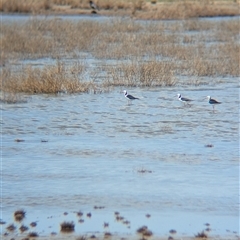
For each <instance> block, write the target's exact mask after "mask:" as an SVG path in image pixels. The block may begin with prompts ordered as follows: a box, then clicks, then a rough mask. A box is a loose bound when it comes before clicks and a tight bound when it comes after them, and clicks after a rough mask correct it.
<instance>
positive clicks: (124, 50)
mask: <svg viewBox="0 0 240 240" xmlns="http://www.w3.org/2000/svg"><path fill="white" fill-rule="evenodd" d="M0 28H1V29H0V30H1V35H0V40H1V43H2V50H3V51H2V53H1V59H2V60H1V61H2V62H4V66H5V67H4V66H3V65H2V66H0V73H1V74H0V83H1V88H0V90H2V91H4V92H7V93H11V92H15V93H16V92H26V93H58V92H67V93H74V92H88V91H90V90H91V89H92V90H93V91H94V92H95V93H96V92H102V91H104V90H103V89H106V88H109V87H112V86H141V87H144V86H166V85H167V86H173V85H175V84H176V83H178V78H179V77H182V76H185V77H186V76H188V77H189V79H192V77H202V76H203V77H204V76H210V77H213V76H218V77H222V76H233V77H237V76H239V50H240V48H239V46H240V45H239V41H238V39H239V28H238V20H237V19H233V20H230V21H207V20H204V21H200V20H190V19H189V20H184V21H182V22H179V21H175V22H147V23H145V22H144V23H140V22H136V21H134V20H130V19H124V20H122V19H119V18H116V19H115V20H113V21H106V22H105V21H103V22H96V21H79V22H77V21H75V22H72V21H68V20H59V19H50V20H49V19H43V20H39V19H36V18H32V19H31V20H29V21H27V22H26V23H11V22H9V23H3V24H2V25H1V26H0ZM103 49H104V50H103ZM84 54H85V55H84ZM82 55H84V56H85V57H84V58H86V59H87V58H88V57H90V58H92V57H94V58H95V59H97V60H98V65H97V67H96V68H92V67H91V66H89V65H88V61H87V60H86V61H85V62H84V63H82V62H81V61H79V58H80V57H81V56H82ZM40 57H47V58H49V59H52V60H53V61H54V59H59V60H58V62H57V63H56V65H50V66H45V67H39V68H37V67H32V66H31V65H27V64H25V63H24V59H26V58H27V59H35V58H40ZM19 59H20V60H22V64H23V67H22V68H19V67H16V66H15V65H14V64H12V63H14V62H17V61H18V60H19ZM65 59H68V60H69V59H71V61H68V63H64V60H65ZM76 59H77V60H76ZM109 60H110V61H109ZM106 61H109V62H108V63H107V64H106ZM85 74H86V75H88V76H89V78H90V79H91V80H90V81H89V80H87V81H86V79H85ZM89 78H88V79H89ZM189 82H190V83H192V81H191V80H189ZM197 82H198V84H201V82H199V81H197ZM7 99H8V98H7V97H6V98H5V100H6V102H8V100H7ZM13 99H14V98H13ZM5 100H4V98H3V101H5ZM9 102H11V100H10V101H9ZM13 102H14V100H13Z"/></svg>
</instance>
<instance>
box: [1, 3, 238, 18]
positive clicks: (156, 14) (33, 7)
mask: <svg viewBox="0 0 240 240" xmlns="http://www.w3.org/2000/svg"><path fill="white" fill-rule="evenodd" d="M95 3H96V4H97V5H98V6H99V8H100V9H101V10H100V13H101V14H105V15H119V14H120V15H132V16H135V17H137V18H143V19H184V18H190V17H202V16H205V17H206V16H226V15H227V16H233V15H238V14H239V12H238V7H239V3H238V2H237V1H230V0H229V1H210V0H205V1H200V0H199V1H194V0H188V1H187V0H185V1H177V0H175V1H158V2H156V4H151V2H149V1H147V0H130V1H128V0H120V1H115V0H101V1H100V0H96V1H95ZM0 11H2V12H18V13H20V12H21V13H22V12H23V13H49V12H59V13H69V14H76V13H90V12H91V9H90V6H89V1H88V0H2V1H0Z"/></svg>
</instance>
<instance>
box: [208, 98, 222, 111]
mask: <svg viewBox="0 0 240 240" xmlns="http://www.w3.org/2000/svg"><path fill="white" fill-rule="evenodd" d="M207 99H208V103H209V104H211V105H212V106H213V110H214V106H215V105H216V104H221V102H218V101H217V100H215V99H212V98H211V96H207Z"/></svg>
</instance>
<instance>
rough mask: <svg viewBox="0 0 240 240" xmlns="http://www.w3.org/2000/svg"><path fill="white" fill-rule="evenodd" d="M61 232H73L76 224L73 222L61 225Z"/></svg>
mask: <svg viewBox="0 0 240 240" xmlns="http://www.w3.org/2000/svg"><path fill="white" fill-rule="evenodd" d="M60 226H61V232H73V231H74V228H75V224H74V223H73V222H63V223H61V224H60Z"/></svg>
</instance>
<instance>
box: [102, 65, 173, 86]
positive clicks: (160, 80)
mask: <svg viewBox="0 0 240 240" xmlns="http://www.w3.org/2000/svg"><path fill="white" fill-rule="evenodd" d="M172 66H173V65H172V64H171V63H170V62H157V61H152V62H146V63H144V62H143V61H142V62H139V61H133V62H131V63H122V64H119V65H117V66H110V67H107V68H106V71H107V73H108V75H107V78H106V81H104V83H103V84H104V86H105V87H106V86H128V87H129V86H131V87H133V86H135V87H136V86H141V87H146V86H147V87H150V86H173V85H174V84H175V83H176V81H175V78H174V74H173V68H172Z"/></svg>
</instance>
